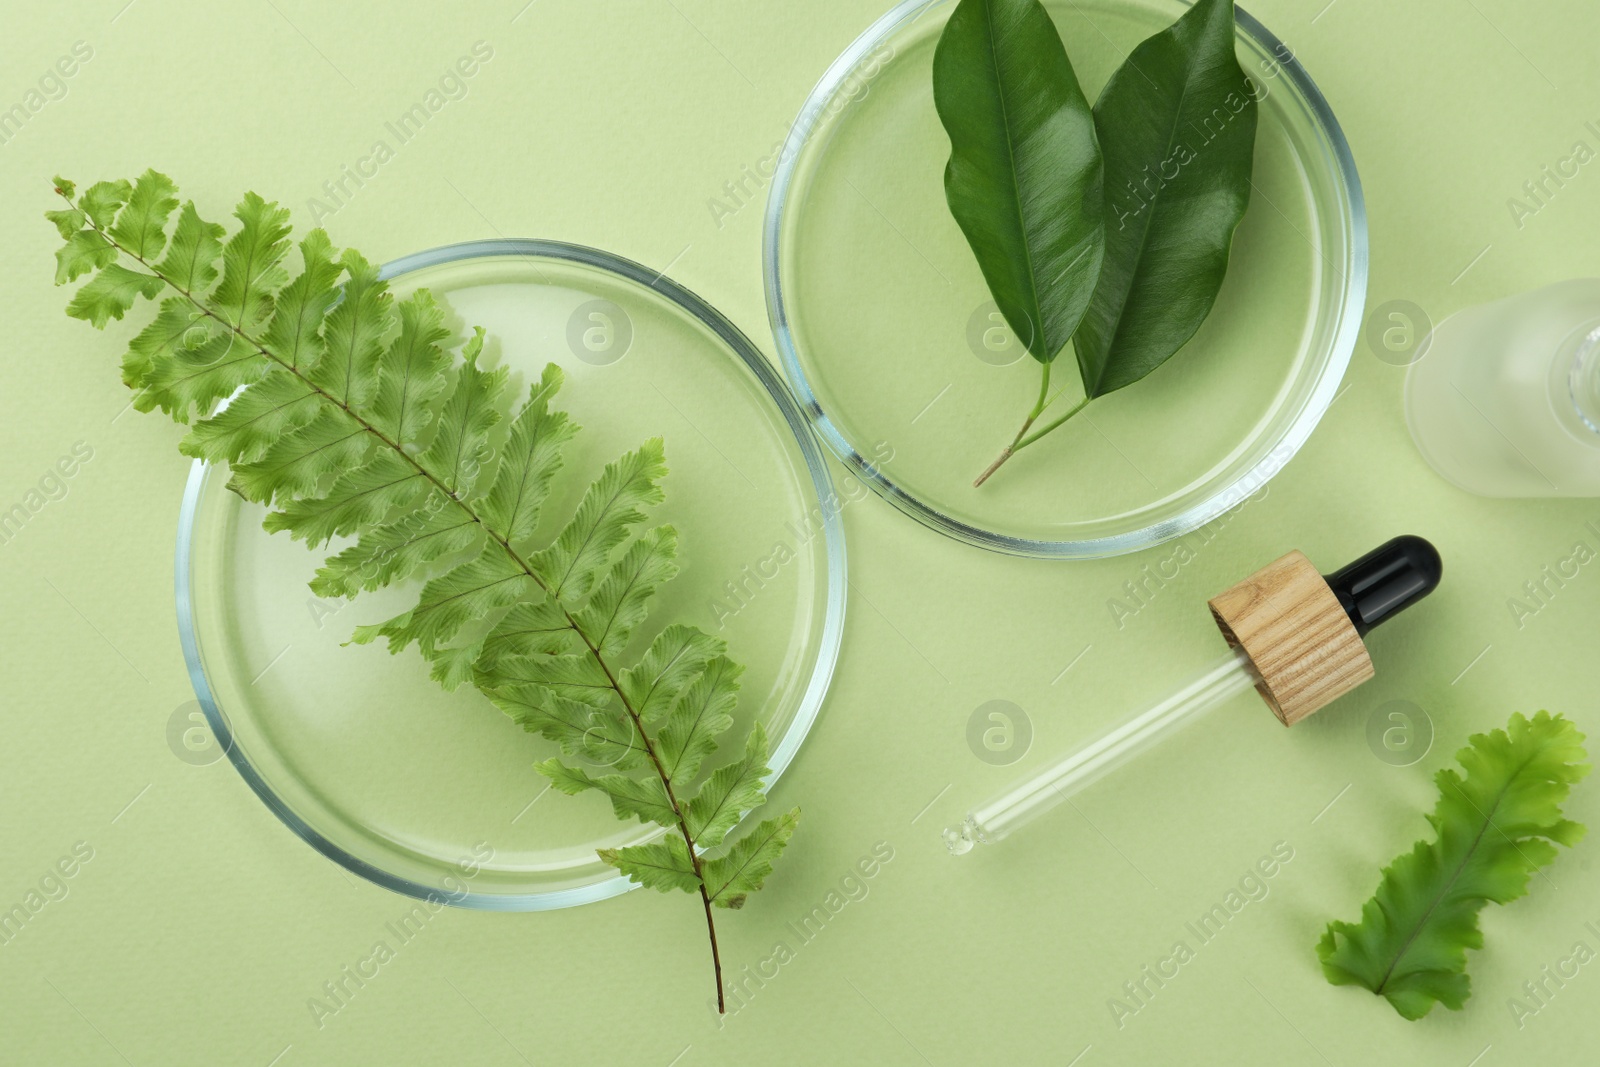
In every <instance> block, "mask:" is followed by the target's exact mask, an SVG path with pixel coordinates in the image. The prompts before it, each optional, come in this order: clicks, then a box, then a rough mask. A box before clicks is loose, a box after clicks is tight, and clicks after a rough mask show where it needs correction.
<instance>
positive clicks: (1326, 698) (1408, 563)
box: [944, 536, 1443, 856]
mask: <svg viewBox="0 0 1600 1067" xmlns="http://www.w3.org/2000/svg"><path fill="white" fill-rule="evenodd" d="M1442 571H1443V566H1442V564H1441V563H1440V560H1439V553H1438V552H1437V551H1436V550H1435V549H1434V547H1433V546H1432V545H1431V544H1429V543H1428V542H1427V541H1424V540H1423V539H1422V538H1420V537H1409V536H1408V537H1397V538H1395V539H1394V540H1392V541H1389V542H1388V543H1387V544H1384V545H1382V546H1380V547H1379V548H1377V549H1374V550H1373V551H1372V552H1369V553H1367V554H1366V555H1365V556H1362V557H1361V558H1360V559H1358V560H1356V561H1355V562H1354V563H1351V564H1350V565H1349V566H1347V567H1344V568H1343V569H1341V570H1339V571H1337V572H1335V573H1334V574H1330V575H1328V576H1327V577H1326V578H1324V577H1323V576H1322V575H1320V574H1318V573H1317V571H1316V569H1315V568H1314V567H1312V565H1311V562H1310V561H1309V560H1307V559H1306V557H1305V556H1303V555H1301V554H1300V553H1299V552H1291V553H1289V554H1288V555H1286V556H1284V557H1282V558H1281V559H1279V560H1277V561H1275V562H1273V563H1271V564H1269V565H1268V566H1266V567H1264V568H1262V569H1261V570H1259V571H1257V572H1256V573H1255V574H1252V575H1251V576H1250V577H1248V578H1246V579H1245V580H1244V581H1242V582H1240V583H1238V584H1237V585H1235V586H1233V587H1232V588H1230V589H1228V590H1227V591H1226V592H1224V593H1222V594H1221V595H1220V596H1217V597H1216V598H1214V599H1213V600H1212V601H1211V614H1212V617H1213V619H1214V621H1215V622H1216V624H1217V625H1218V627H1220V628H1221V630H1222V633H1223V636H1224V638H1226V639H1227V642H1228V646H1229V647H1228V653H1227V655H1225V656H1223V657H1222V658H1221V659H1219V660H1218V661H1217V662H1216V663H1214V664H1212V665H1211V666H1210V667H1207V668H1206V669H1205V670H1204V671H1201V672H1200V673H1199V674H1197V675H1195V676H1194V677H1193V678H1191V679H1190V680H1189V681H1187V682H1185V683H1184V684H1183V685H1181V686H1179V687H1178V688H1177V689H1175V690H1174V691H1173V692H1171V693H1169V694H1168V695H1166V696H1164V697H1162V698H1161V699H1160V700H1158V701H1156V702H1155V703H1154V704H1151V705H1150V706H1148V707H1145V708H1141V709H1139V710H1138V711H1136V712H1134V713H1133V714H1132V715H1129V716H1128V717H1127V718H1125V719H1123V720H1122V721H1121V722H1119V723H1117V724H1116V725H1115V726H1112V727H1111V728H1110V729H1109V730H1106V731H1105V732H1103V733H1101V734H1099V735H1098V736H1096V737H1094V738H1092V739H1091V740H1089V741H1087V742H1085V743H1084V744H1082V745H1080V746H1078V747H1077V748H1075V749H1073V750H1072V751H1071V752H1068V753H1067V754H1066V755H1065V756H1063V757H1061V758H1060V759H1057V760H1054V761H1052V762H1050V763H1048V764H1046V765H1045V766H1044V767H1042V768H1040V769H1038V770H1037V771H1035V772H1034V773H1033V774H1031V775H1030V776H1029V777H1028V778H1026V779H1025V780H1023V781H1020V782H1017V783H1015V784H1013V785H1012V786H1011V787H1010V788H1008V789H1007V790H1006V791H1005V792H1003V793H1001V794H1000V795H999V796H997V797H995V798H994V799H993V800H991V801H989V802H988V803H987V804H984V805H982V806H981V807H978V808H974V809H973V810H972V811H971V812H970V813H969V814H968V815H967V817H966V818H965V819H964V820H963V821H962V822H961V823H960V824H959V825H957V826H953V827H950V828H949V829H947V830H945V831H944V841H945V845H946V846H947V847H948V848H949V849H950V852H951V853H952V854H953V855H956V856H962V855H965V854H966V853H968V852H970V851H972V848H973V846H974V845H980V844H991V843H993V842H995V841H999V840H1000V839H1002V838H1004V837H1008V836H1010V834H1011V833H1012V832H1014V831H1015V830H1016V829H1017V827H1019V826H1022V825H1024V824H1025V823H1029V822H1032V821H1033V820H1034V819H1036V818H1037V817H1039V816H1040V815H1042V814H1044V813H1045V812H1047V811H1049V810H1050V809H1052V808H1054V807H1055V806H1056V805H1058V804H1060V803H1061V802H1062V801H1064V800H1066V799H1067V798H1068V797H1070V796H1072V795H1073V794H1074V793H1076V792H1078V791H1079V790H1081V789H1083V788H1084V787H1085V786H1088V785H1089V784H1091V783H1092V782H1095V781H1097V780H1099V779H1100V778H1101V777H1103V776H1104V775H1106V774H1108V773H1110V772H1111V771H1113V770H1115V769H1117V768H1118V767H1120V766H1122V765H1123V764H1125V763H1127V762H1128V761H1129V760H1131V759H1133V758H1134V757H1135V756H1137V755H1139V754H1140V753H1142V752H1145V751H1148V750H1149V749H1150V748H1152V747H1154V746H1155V745H1156V744H1158V743H1160V742H1162V741H1165V740H1167V739H1169V738H1171V737H1173V736H1174V735H1175V734H1177V733H1178V731H1179V730H1181V729H1182V728H1183V727H1185V726H1187V725H1189V724H1190V723H1192V722H1195V721H1196V720H1198V719H1199V718H1201V717H1202V716H1203V715H1204V714H1205V713H1206V712H1207V711H1210V710H1211V709H1212V708H1215V707H1217V706H1218V705H1220V704H1223V703H1225V702H1227V701H1228V700H1229V699H1230V698H1232V697H1234V696H1237V695H1238V694H1240V693H1242V692H1244V691H1245V690H1247V689H1250V688H1252V687H1253V688H1255V689H1256V690H1257V692H1259V693H1260V694H1261V697H1262V699H1263V700H1265V701H1266V702H1267V706H1268V707H1269V708H1271V709H1272V711H1273V713H1274V714H1276V715H1277V717H1278V719H1279V721H1281V722H1282V723H1283V724H1284V725H1285V726H1292V725H1293V724H1294V723H1296V722H1299V721H1300V720H1301V719H1303V718H1305V717H1306V716H1307V715H1310V714H1311V713H1312V712H1314V711H1317V710H1318V709H1320V708H1322V707H1324V706H1326V705H1327V704H1329V703H1331V702H1332V701H1333V700H1335V699H1337V698H1338V697H1340V696H1343V695H1344V694H1345V693H1347V692H1349V691H1350V690H1351V689H1354V688H1355V687H1356V686H1358V685H1360V684H1361V683H1362V682H1364V681H1366V680H1367V679H1368V678H1371V677H1372V676H1373V667H1372V659H1371V657H1370V656H1368V655H1367V648H1366V644H1365V642H1364V641H1363V638H1365V637H1366V635H1367V633H1368V632H1369V631H1370V630H1371V629H1372V628H1373V627H1374V626H1377V625H1378V624H1379V623H1381V622H1383V621H1385V620H1387V619H1390V618H1392V617H1394V616H1395V615H1396V614H1398V613H1399V612H1401V611H1403V610H1404V609H1405V608H1408V607H1410V606H1411V605H1412V604H1414V603H1416V602H1417V601H1418V600H1421V599H1422V598H1423V597H1425V596H1427V595H1428V594H1429V593H1431V592H1433V590H1434V589H1435V588H1436V587H1437V586H1438V584H1439V578H1440V576H1441V574H1442Z"/></svg>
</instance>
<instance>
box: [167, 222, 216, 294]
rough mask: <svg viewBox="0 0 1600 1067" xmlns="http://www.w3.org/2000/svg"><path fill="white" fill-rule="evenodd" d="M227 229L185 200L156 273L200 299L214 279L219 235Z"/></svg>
mask: <svg viewBox="0 0 1600 1067" xmlns="http://www.w3.org/2000/svg"><path fill="white" fill-rule="evenodd" d="M227 232H228V231H227V230H226V229H224V228H223V227H222V226H221V225H219V224H218V223H215V222H206V221H205V220H204V219H202V218H201V217H200V215H199V213H198V212H196V211H195V209H194V204H193V203H192V202H189V203H185V204H184V205H183V208H182V209H181V210H180V211H179V212H178V225H177V228H176V229H175V230H173V232H172V240H171V242H170V243H168V245H167V255H166V258H165V259H163V260H162V261H161V262H160V263H158V264H156V273H157V274H159V275H161V276H162V277H163V278H165V279H166V280H167V281H168V282H169V283H171V284H172V285H173V287H174V288H176V289H178V290H179V291H180V292H182V293H185V294H188V295H192V296H193V297H194V298H195V299H196V300H198V299H201V298H203V297H204V296H205V295H206V293H207V292H208V291H209V290H210V289H211V283H212V282H214V281H216V280H217V260H218V259H220V258H222V238H223V236H224V235H226V234H227Z"/></svg>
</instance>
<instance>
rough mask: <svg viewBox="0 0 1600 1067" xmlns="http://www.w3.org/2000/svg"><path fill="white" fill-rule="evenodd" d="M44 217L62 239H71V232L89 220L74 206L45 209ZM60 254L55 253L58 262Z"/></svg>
mask: <svg viewBox="0 0 1600 1067" xmlns="http://www.w3.org/2000/svg"><path fill="white" fill-rule="evenodd" d="M69 195H70V194H69ZM44 217H45V218H47V219H49V220H50V221H51V222H52V223H54V224H55V228H56V232H57V233H59V234H60V235H61V239H62V240H63V241H70V240H72V236H73V234H75V233H77V232H78V231H79V230H81V229H83V228H84V223H86V222H88V221H89V216H88V215H85V214H84V213H83V209H82V208H76V207H69V208H67V209H66V210H65V211H46V212H45V213H44ZM106 246H107V247H108V248H112V247H114V246H113V245H111V244H110V243H109V242H106ZM60 255H61V254H60V253H59V252H58V253H56V256H57V262H58V263H59V261H60ZM56 284H57V285H60V284H61V279H60V278H59V277H58V278H57V279H56Z"/></svg>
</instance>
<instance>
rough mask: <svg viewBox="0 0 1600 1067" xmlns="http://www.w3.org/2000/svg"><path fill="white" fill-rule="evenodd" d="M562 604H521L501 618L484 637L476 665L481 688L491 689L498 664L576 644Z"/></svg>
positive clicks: (567, 649)
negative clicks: (481, 674) (479, 672)
mask: <svg viewBox="0 0 1600 1067" xmlns="http://www.w3.org/2000/svg"><path fill="white" fill-rule="evenodd" d="M575 638H576V635H575V634H574V633H573V630H572V625H571V623H569V622H568V621H567V616H566V613H565V612H563V611H562V610H561V605H559V604H557V603H555V602H554V601H550V600H542V601H539V602H538V603H527V602H524V603H521V604H518V605H517V606H516V607H514V608H512V609H511V610H510V611H508V612H506V613H505V615H504V616H502V617H501V619H500V621H499V622H498V623H496V624H495V626H494V628H493V629H492V630H490V631H489V633H488V636H487V637H485V639H484V642H483V646H482V649H481V651H480V656H481V660H480V661H479V667H480V668H481V669H482V671H483V672H484V683H483V684H484V687H485V688H488V689H493V688H495V687H496V684H497V683H496V682H495V681H494V678H495V672H496V671H497V669H498V665H499V664H501V663H504V662H506V661H507V660H511V659H516V658H518V657H522V656H559V655H562V654H563V653H566V652H570V651H572V650H573V646H574V645H576V644H577V641H576V640H575Z"/></svg>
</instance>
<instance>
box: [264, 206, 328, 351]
mask: <svg viewBox="0 0 1600 1067" xmlns="http://www.w3.org/2000/svg"><path fill="white" fill-rule="evenodd" d="M300 261H301V263H302V264H303V269H302V270H301V271H300V275H299V277H297V278H295V280H294V281H292V282H290V283H289V284H288V285H286V286H284V287H283V289H282V291H281V292H279V293H278V295H277V299H276V301H275V306H274V309H273V312H272V321H271V322H270V323H268V324H267V333H266V340H265V341H264V342H263V343H262V347H263V348H265V349H266V350H267V351H268V352H271V353H272V355H273V356H274V357H275V358H276V359H278V360H279V361H280V362H282V363H287V364H288V365H289V368H290V369H291V370H293V369H295V368H299V367H311V366H315V365H316V363H317V361H318V360H320V359H321V358H322V353H323V342H322V320H323V318H324V317H325V316H326V315H327V314H328V309H329V308H330V307H332V306H333V302H334V301H335V300H336V299H337V298H338V295H339V294H338V292H337V290H335V289H334V286H335V285H337V284H338V281H339V267H338V266H337V265H336V264H335V263H334V262H333V244H332V243H331V242H330V241H329V240H328V235H327V234H326V233H325V232H323V231H322V230H312V231H311V232H310V233H308V234H306V237H305V240H303V241H301V242H300Z"/></svg>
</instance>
